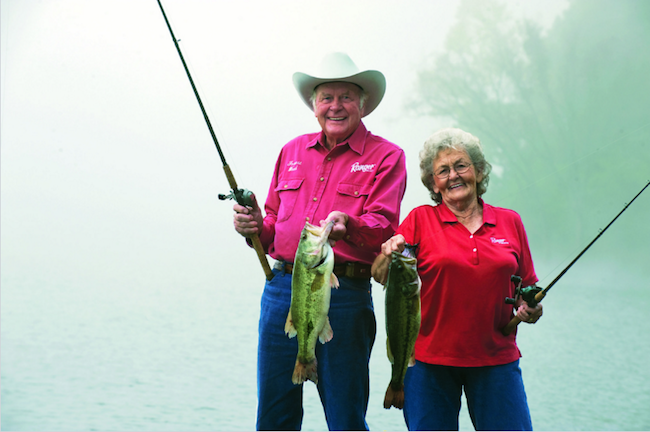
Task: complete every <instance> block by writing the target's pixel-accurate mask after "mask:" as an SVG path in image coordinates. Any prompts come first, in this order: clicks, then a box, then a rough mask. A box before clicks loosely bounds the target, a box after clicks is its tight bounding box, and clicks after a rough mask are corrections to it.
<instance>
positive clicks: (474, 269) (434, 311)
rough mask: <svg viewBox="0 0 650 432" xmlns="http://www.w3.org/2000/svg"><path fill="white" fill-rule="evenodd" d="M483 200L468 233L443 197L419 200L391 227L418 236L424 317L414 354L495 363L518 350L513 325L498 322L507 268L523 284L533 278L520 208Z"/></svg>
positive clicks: (505, 315) (505, 312) (502, 317)
mask: <svg viewBox="0 0 650 432" xmlns="http://www.w3.org/2000/svg"><path fill="white" fill-rule="evenodd" d="M479 201H480V203H481V205H482V206H483V221H484V222H483V225H482V226H481V227H480V228H479V229H478V230H477V231H476V232H475V233H474V234H473V235H472V234H470V232H469V231H468V230H467V229H466V228H465V226H464V225H463V224H461V223H460V222H458V220H457V219H456V216H454V214H453V213H452V212H451V211H450V210H449V209H448V208H447V207H446V206H445V205H444V204H440V205H438V206H435V207H433V206H430V205H425V206H421V207H417V208H415V209H413V211H411V213H410V214H409V215H408V216H407V217H406V219H405V220H404V221H403V222H402V224H401V225H400V227H399V228H398V230H397V232H398V233H399V234H402V235H403V236H404V238H405V239H406V242H407V243H410V244H419V249H418V253H417V259H418V273H419V275H420V278H421V280H422V292H421V295H422V325H421V327H420V334H419V336H418V339H417V341H416V343H415V358H416V359H417V360H419V361H422V362H425V363H430V364H438V365H446V366H461V367H473V366H493V365H500V364H506V363H510V362H513V361H515V360H517V359H518V358H519V357H521V353H520V352H519V348H517V345H516V343H515V335H516V332H513V333H512V334H510V335H509V336H503V335H502V334H501V332H500V329H501V328H503V326H505V325H506V324H507V323H508V322H509V321H510V319H511V318H512V310H513V307H512V305H507V304H505V302H504V300H505V298H506V297H512V296H513V294H514V285H513V283H511V282H510V276H511V275H518V276H521V278H522V279H523V285H522V286H528V285H531V284H533V283H535V282H537V276H536V275H535V269H534V268H533V262H532V259H531V256H530V250H529V247H528V238H527V236H526V231H525V230H524V226H523V224H522V222H521V218H520V217H519V215H518V214H517V213H516V212H514V211H512V210H508V209H504V208H499V207H493V206H491V205H489V204H485V203H484V202H483V201H482V200H479Z"/></svg>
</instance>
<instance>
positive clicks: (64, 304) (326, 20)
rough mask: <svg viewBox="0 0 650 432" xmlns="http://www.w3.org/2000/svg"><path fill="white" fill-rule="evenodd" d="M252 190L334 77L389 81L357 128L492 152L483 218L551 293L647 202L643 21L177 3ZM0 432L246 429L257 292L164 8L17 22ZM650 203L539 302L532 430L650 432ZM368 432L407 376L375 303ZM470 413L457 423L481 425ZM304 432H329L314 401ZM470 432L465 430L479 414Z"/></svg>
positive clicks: (517, 0)
mask: <svg viewBox="0 0 650 432" xmlns="http://www.w3.org/2000/svg"><path fill="white" fill-rule="evenodd" d="M163 6H164V7H165V11H166V13H167V16H168V18H169V20H170V22H171V25H172V28H173V30H174V32H175V34H176V37H177V38H178V39H180V46H181V49H182V51H183V55H184V57H185V60H186V62H187V63H188V65H189V68H190V71H191V73H192V77H193V79H194V81H195V83H196V84H197V87H198V90H199V93H200V95H201V98H202V100H203V103H204V105H205V107H206V109H207V111H208V114H209V117H210V119H211V121H212V124H213V126H214V127H215V131H216V134H217V136H218V138H219V142H220V144H221V146H222V148H223V150H224V152H225V155H226V159H227V161H228V163H229V165H230V166H231V168H232V170H233V172H234V175H235V178H236V179H237V182H238V184H239V186H240V187H243V188H248V189H250V190H252V191H254V192H255V193H256V195H257V197H258V201H259V202H260V203H263V202H264V200H265V197H266V193H267V190H268V186H269V182H270V178H271V175H272V170H273V166H274V163H275V159H276V157H277V154H278V152H279V150H280V148H281V147H282V146H283V145H284V144H285V143H286V142H287V141H289V140H290V139H292V138H294V137H295V136H297V135H300V134H303V133H307V132H314V131H317V130H318V123H317V121H316V119H315V118H314V117H313V113H312V112H311V111H310V110H309V109H308V108H307V107H306V106H305V105H304V104H303V103H302V101H301V100H300V98H299V97H298V94H297V92H296V91H295V89H294V88H293V85H292V82H291V76H292V74H293V73H294V72H296V71H301V72H306V73H309V72H311V71H312V70H314V68H315V67H316V66H317V65H318V63H319V62H320V59H321V58H322V57H323V55H324V54H326V53H328V52H331V51H344V52H347V53H348V54H349V55H350V56H351V58H352V59H353V60H354V61H355V63H356V64H357V66H359V68H360V69H361V70H366V69H376V70H379V71H381V72H382V73H384V75H385V76H386V80H387V92H386V96H385V97H384V99H383V101H382V103H381V104H380V105H379V107H378V108H377V109H376V110H375V111H374V112H373V113H372V114H371V115H370V116H368V117H367V118H365V119H364V123H365V124H366V126H367V127H368V129H369V130H370V131H371V132H373V133H375V134H377V135H380V136H382V137H384V138H386V139H388V140H390V141H393V142H395V143H396V144H398V145H400V146H401V147H402V148H403V149H404V150H405V152H406V156H407V164H408V175H409V179H408V187H407V191H406V196H405V199H404V201H403V202H402V215H401V218H402V219H403V218H404V217H405V216H406V215H407V214H408V212H409V211H410V210H411V209H413V208H414V207H416V206H418V205H421V204H425V203H429V202H430V199H429V197H428V193H427V190H426V189H425V188H424V186H422V184H421V182H420V180H419V168H418V152H419V150H420V149H421V147H422V144H423V142H424V141H425V140H426V138H427V137H428V136H429V135H431V134H432V133H433V132H435V131H436V130H438V129H440V128H442V127H447V126H457V127H460V128H462V129H464V130H466V131H468V132H471V133H472V134H474V135H476V136H478V137H479V138H480V139H481V141H482V143H483V145H484V149H485V152H486V156H487V159H488V161H490V162H491V163H492V164H493V167H494V169H493V174H492V175H491V180H490V186H489V188H488V192H487V194H486V195H485V196H484V198H485V200H486V201H487V202H488V203H490V204H493V205H496V206H502V207H507V208H511V209H514V210H516V211H517V212H519V213H520V214H521V216H522V219H523V222H524V225H525V226H526V230H527V232H528V236H529V240H530V245H531V249H532V253H533V259H534V260H535V265H536V270H537V274H538V277H539V278H540V284H541V285H542V286H545V285H546V284H548V283H549V282H550V281H551V280H552V279H553V278H554V277H555V276H556V275H557V274H558V273H559V272H560V271H561V270H562V269H563V268H564V267H565V266H566V265H567V264H568V263H569V262H570V261H571V260H572V259H573V257H575V256H576V255H577V254H578V253H579V252H580V251H581V250H582V249H583V248H584V247H585V246H586V245H587V244H588V243H589V242H590V241H591V240H592V239H593V238H594V237H595V236H596V235H597V234H598V233H599V230H600V229H602V228H604V227H605V226H606V225H607V223H608V222H609V221H610V220H611V219H612V218H613V217H614V216H616V214H617V213H618V212H619V211H620V210H622V208H623V207H624V206H625V205H626V203H628V202H629V201H630V199H631V198H632V197H633V196H634V195H635V194H636V193H637V192H639V191H640V190H641V188H642V187H643V186H644V185H645V184H646V183H647V182H648V181H650V80H649V79H648V77H649V76H650V56H648V54H647V53H648V49H649V48H650V3H649V2H647V1H644V0H625V1H614V0H573V1H564V0H562V1H560V0H552V1H550V0H548V1H543V2H542V1H533V0H504V1H492V0H489V1H477V0H459V1H433V0H431V1H425V0H420V1H416V0H407V1H402V2H395V1H349V2H341V3H327V4H324V3H322V2H311V1H302V2H298V1H288V0H287V1H273V2H266V1H241V2H231V1H190V0H185V1H180V0H167V1H165V2H163ZM0 7H1V11H0V12H1V20H2V21H1V23H0V24H1V25H0V27H1V35H0V36H1V39H0V42H1V53H0V74H1V79H2V82H1V89H0V90H1V91H0V114H1V118H0V121H1V124H0V127H1V129H0V133H1V135H0V150H1V154H0V157H1V159H0V160H1V179H0V180H1V183H0V186H1V190H0V193H1V195H0V198H1V205H0V209H1V215H0V217H1V219H0V221H1V227H0V229H1V232H0V234H1V237H0V239H1V243H0V260H1V262H0V277H1V279H0V283H1V286H0V288H1V343H2V345H1V364H0V366H1V372H2V376H1V387H2V393H1V397H2V399H1V402H2V429H3V430H251V429H254V427H255V409H256V393H255V392H256V385H255V380H256V377H255V374H256V368H255V362H256V345H257V318H258V312H259V299H260V295H261V292H262V289H263V284H264V275H263V272H262V270H261V267H260V265H259V263H258V262H257V257H256V255H255V253H254V252H253V251H252V250H251V249H249V248H248V247H247V246H246V245H245V243H244V241H243V240H242V239H241V237H240V236H239V235H238V234H236V233H235V231H234V229H233V227H232V201H227V202H222V201H219V200H218V199H217V195H218V194H219V193H227V192H229V186H228V183H227V181H226V178H225V175H224V174H223V170H222V167H221V161H220V159H219V157H218V153H217V151H216V149H215V148H214V144H213V142H212V140H211V138H210V135H209V132H208V129H207V127H206V125H205V122H204V120H203V118H202V115H201V112H200V110H199V107H198V104H197V102H196V99H195V97H194V94H193V93H192V90H191V87H190V84H189V82H188V80H187V77H186V75H185V72H184V70H183V68H182V64H181V62H180V59H179V57H178V54H177V53H176V50H175V48H174V45H173V41H172V40H171V37H170V35H169V32H168V30H167V27H166V25H165V22H164V20H163V17H162V14H161V12H160V9H159V7H158V4H157V3H156V1H154V0H146V1H145V0H137V1H134V0H130V1H126V0H123V1H110V2H100V1H89V0H86V1H81V0H77V1H73V0H44V1H37V0H23V1H18V0H2V1H1V2H0ZM649 213H650V191H646V192H645V193H644V194H642V195H641V196H640V197H639V198H638V199H637V200H636V201H635V202H634V203H633V204H632V205H631V206H630V207H629V209H628V210H627V211H626V212H625V213H624V214H623V215H622V216H621V217H620V218H619V219H618V220H617V222H616V223H615V224H614V225H612V227H611V228H610V229H608V230H607V232H606V233H605V234H604V235H603V236H602V237H601V239H600V240H598V242H597V243H596V244H594V246H593V247H592V248H591V249H590V250H589V252H587V253H586V254H585V255H584V257H583V258H582V259H581V260H580V261H578V263H577V264H576V265H574V266H573V267H572V269H571V270H570V271H569V272H568V273H567V275H566V276H565V277H564V278H563V279H562V281H561V282H559V283H558V284H557V285H556V286H555V287H554V289H553V290H552V291H550V292H549V295H548V297H547V298H546V299H545V300H544V306H545V309H544V317H543V319H542V320H541V321H540V322H539V323H538V324H537V325H535V326H524V325H522V326H521V328H520V332H519V335H518V344H519V346H520V348H521V350H522V352H523V356H524V357H523V358H522V363H521V365H522V369H523V373H524V383H525V385H526V389H527V393H528V401H529V404H530V408H531V414H532V417H533V425H534V427H535V428H536V429H541V430H647V429H649V428H650V414H649V413H648V410H647V407H648V406H650V386H649V385H648V382H650V371H648V367H647V365H648V364H649V363H650V343H649V342H648V337H647V335H648V333H649V332H650V324H649V323H648V321H647V319H646V317H647V310H648V307H649V306H650V293H649V291H648V288H650V282H648V280H649V278H650V266H649V265H648V263H649V262H650V251H649V249H650V248H649V246H648V245H649V243H650V234H649V233H648V230H647V221H648V214H649ZM373 298H374V301H375V307H376V314H377V321H378V334H377V340H376V344H375V349H374V350H373V356H372V359H371V374H372V375H371V386H372V395H371V400H370V407H369V412H368V423H369V425H370V427H371V428H372V429H373V430H405V426H404V422H403V418H402V417H401V412H399V411H397V410H395V409H393V410H390V411H386V410H384V409H383V408H382V407H381V403H382V401H383V395H384V392H385V389H386V386H387V385H388V381H389V377H390V372H389V366H390V365H389V363H388V360H387V359H386V354H385V348H384V347H385V332H384V331H383V325H384V318H383V300H384V297H383V293H382V292H381V288H380V287H379V286H377V285H375V286H374V291H373ZM464 411H465V409H464ZM303 428H304V429H306V430H319V429H323V428H326V424H325V422H324V417H323V414H322V409H321V407H320V403H319V401H318V396H317V394H316V391H315V387H314V386H313V385H310V384H308V385H306V386H305V421H304V424H303ZM461 429H465V430H467V429H472V426H471V423H469V420H468V418H467V415H466V413H464V412H463V418H462V419H461Z"/></svg>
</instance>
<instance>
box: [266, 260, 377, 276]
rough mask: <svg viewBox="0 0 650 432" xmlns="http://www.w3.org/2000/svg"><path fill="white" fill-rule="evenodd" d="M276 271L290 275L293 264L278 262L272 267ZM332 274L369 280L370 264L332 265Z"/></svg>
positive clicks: (349, 263)
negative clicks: (282, 271)
mask: <svg viewBox="0 0 650 432" xmlns="http://www.w3.org/2000/svg"><path fill="white" fill-rule="evenodd" d="M274 267H275V268H276V269H277V270H284V272H285V273H289V274H291V272H292V271H293V264H291V263H287V262H282V261H278V262H276V263H275V266H274ZM334 274H335V275H337V276H341V277H349V278H357V279H369V278H370V264H362V263H358V262H348V263H341V264H334Z"/></svg>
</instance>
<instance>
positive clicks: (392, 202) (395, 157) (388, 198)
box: [346, 148, 406, 252]
mask: <svg viewBox="0 0 650 432" xmlns="http://www.w3.org/2000/svg"><path fill="white" fill-rule="evenodd" d="M405 190H406V159H405V156H404V151H403V150H402V149H399V148H396V149H395V150H394V151H392V152H390V153H389V154H387V155H386V157H385V158H384V160H383V161H382V164H381V166H380V167H379V169H378V170H377V176H376V177H375V181H374V183H373V186H372V189H371V190H370V193H369V194H368V199H367V200H366V203H365V205H364V209H363V213H362V214H361V215H359V216H354V215H348V224H347V235H346V241H348V242H350V243H352V244H355V245H357V246H358V247H361V248H362V249H366V250H369V251H373V252H376V251H377V250H378V249H379V248H380V246H381V244H382V243H383V242H385V241H386V240H388V239H389V238H390V237H391V236H392V235H393V234H394V233H395V230H397V227H398V225H399V212H400V204H401V202H402V198H403V197H404V192H405Z"/></svg>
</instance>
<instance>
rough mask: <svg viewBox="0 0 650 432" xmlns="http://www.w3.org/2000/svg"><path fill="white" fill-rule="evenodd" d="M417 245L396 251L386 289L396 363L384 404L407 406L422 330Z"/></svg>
mask: <svg viewBox="0 0 650 432" xmlns="http://www.w3.org/2000/svg"><path fill="white" fill-rule="evenodd" d="M414 249H415V247H414V246H410V245H407V246H406V249H404V252H403V253H399V252H397V251H393V253H392V257H391V262H390V265H389V267H388V279H387V280H386V284H385V285H384V289H385V290H386V296H385V297H386V335H387V338H386V347H387V350H388V359H389V360H390V362H391V364H392V373H391V378H390V384H389V385H388V389H387V390H386V397H385V398H384V408H386V409H389V408H390V407H391V406H394V407H395V408H398V409H402V408H403V407H404V376H405V375H406V370H407V369H408V367H409V366H413V365H415V353H414V349H415V339H417V337H418V332H419V331H420V279H419V278H418V273H417V260H416V259H415V258H414V257H413V256H414Z"/></svg>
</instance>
